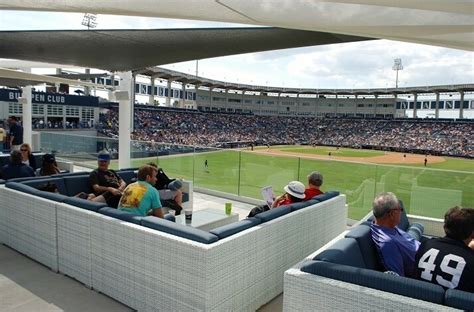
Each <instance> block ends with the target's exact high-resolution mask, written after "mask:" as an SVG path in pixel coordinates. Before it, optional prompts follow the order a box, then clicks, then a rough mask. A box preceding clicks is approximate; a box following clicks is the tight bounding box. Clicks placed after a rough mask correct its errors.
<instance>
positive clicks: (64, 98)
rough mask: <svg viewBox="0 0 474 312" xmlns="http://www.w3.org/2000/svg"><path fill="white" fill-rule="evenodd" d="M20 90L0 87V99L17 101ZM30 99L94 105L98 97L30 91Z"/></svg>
mask: <svg viewBox="0 0 474 312" xmlns="http://www.w3.org/2000/svg"><path fill="white" fill-rule="evenodd" d="M21 93H22V91H21V90H18V89H0V101H4V102H17V101H18V98H19V97H21ZM31 101H32V102H33V103H37V104H56V105H73V106H94V107H97V106H98V105H99V98H98V97H95V96H79V95H71V94H62V93H47V92H37V91H33V92H31Z"/></svg>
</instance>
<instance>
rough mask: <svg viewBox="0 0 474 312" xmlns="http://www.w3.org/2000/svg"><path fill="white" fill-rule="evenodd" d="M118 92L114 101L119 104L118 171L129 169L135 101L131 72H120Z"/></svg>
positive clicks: (133, 79)
mask: <svg viewBox="0 0 474 312" xmlns="http://www.w3.org/2000/svg"><path fill="white" fill-rule="evenodd" d="M118 76H119V77H120V85H119V87H118V89H119V91H115V92H114V95H115V99H116V100H117V101H118V102H119V169H121V168H129V167H130V133H131V128H132V118H133V106H134V105H133V104H134V100H135V96H134V95H135V94H134V91H135V77H134V76H133V74H132V72H120V73H118Z"/></svg>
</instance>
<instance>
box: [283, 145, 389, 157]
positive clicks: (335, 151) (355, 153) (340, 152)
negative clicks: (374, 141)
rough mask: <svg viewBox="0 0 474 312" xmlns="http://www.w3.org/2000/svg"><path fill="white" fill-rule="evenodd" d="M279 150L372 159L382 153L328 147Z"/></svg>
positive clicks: (284, 148)
mask: <svg viewBox="0 0 474 312" xmlns="http://www.w3.org/2000/svg"><path fill="white" fill-rule="evenodd" d="M278 149H279V150H282V151H284V152H292V153H302V154H310V155H325V156H327V155H329V153H331V155H332V156H341V157H373V156H382V155H384V152H382V151H373V150H359V149H353V148H336V147H330V146H317V147H312V146H300V147H294V146H292V147H279V148H278Z"/></svg>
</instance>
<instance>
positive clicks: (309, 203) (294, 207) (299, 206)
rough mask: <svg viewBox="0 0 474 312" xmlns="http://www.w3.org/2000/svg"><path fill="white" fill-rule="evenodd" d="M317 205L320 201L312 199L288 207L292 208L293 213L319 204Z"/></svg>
mask: <svg viewBox="0 0 474 312" xmlns="http://www.w3.org/2000/svg"><path fill="white" fill-rule="evenodd" d="M317 203H319V201H318V200H317V199H314V198H312V199H310V200H306V201H302V202H299V203H293V204H291V205H288V206H289V207H290V209H291V211H297V210H300V209H303V208H306V207H309V206H312V205H314V204H317Z"/></svg>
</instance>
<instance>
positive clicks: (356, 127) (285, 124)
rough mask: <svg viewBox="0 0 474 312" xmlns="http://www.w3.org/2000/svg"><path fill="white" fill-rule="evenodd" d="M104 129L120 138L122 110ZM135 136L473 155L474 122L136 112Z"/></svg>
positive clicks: (104, 118) (104, 117) (110, 114)
mask: <svg viewBox="0 0 474 312" xmlns="http://www.w3.org/2000/svg"><path fill="white" fill-rule="evenodd" d="M97 128H98V130H99V132H100V133H102V134H104V135H106V136H108V137H118V110H117V109H115V108H112V109H109V110H108V111H107V113H105V114H101V115H100V122H99V125H98V126H97ZM132 139H134V140H140V141H149V142H163V143H170V144H183V145H199V146H219V145H220V144H221V143H223V142H239V141H240V142H254V143H255V144H257V145H261V144H314V145H334V146H345V147H355V148H375V149H384V150H396V151H403V152H410V151H415V152H416V151H419V152H423V153H431V154H441V155H453V156H462V157H474V123H470V122H453V121H433V120H423V121H419V120H409V119H407V120H400V119H394V120H380V119H348V118H347V119H342V118H314V117H312V118H307V117H277V116H256V115H237V114H219V113H201V112H176V111H161V110H135V114H134V131H133V133H132Z"/></svg>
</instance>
